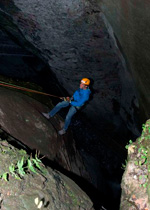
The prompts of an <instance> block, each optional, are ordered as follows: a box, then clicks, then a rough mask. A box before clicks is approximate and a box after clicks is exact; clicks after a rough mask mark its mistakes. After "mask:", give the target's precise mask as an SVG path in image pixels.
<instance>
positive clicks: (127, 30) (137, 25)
mask: <svg viewBox="0 0 150 210" xmlns="http://www.w3.org/2000/svg"><path fill="white" fill-rule="evenodd" d="M100 3H101V8H102V11H103V12H104V14H105V15H106V17H107V19H108V20H109V22H110V24H111V26H112V27H113V30H114V32H115V34H116V36H117V38H118V40H119V42H120V43H121V47H122V51H123V53H124V54H125V56H126V59H127V61H128V63H129V66H130V69H131V72H132V75H133V77H134V81H135V83H136V88H137V90H138V95H139V102H140V103H139V104H140V107H139V108H140V112H141V118H142V121H143V122H145V120H146V119H148V118H149V115H150V108H149V107H150V97H149V96H150V83H149V78H150V71H149V66H150V59H149V57H150V56H149V55H150V42H149V40H150V35H149V34H150V33H149V29H150V21H149V19H150V13H149V8H150V2H149V1H140V0H137V1H132V0H131V1H129V0H126V1H119V0H117V1H101V2H100Z"/></svg>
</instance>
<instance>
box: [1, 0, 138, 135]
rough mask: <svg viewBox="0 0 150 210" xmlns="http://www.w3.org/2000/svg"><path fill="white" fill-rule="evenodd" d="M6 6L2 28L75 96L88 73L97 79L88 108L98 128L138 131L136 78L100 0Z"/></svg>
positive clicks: (93, 78)
mask: <svg viewBox="0 0 150 210" xmlns="http://www.w3.org/2000/svg"><path fill="white" fill-rule="evenodd" d="M0 7H1V10H0V17H1V18H0V25H1V26H2V28H3V29H4V30H6V31H7V32H8V33H10V34H11V35H12V36H14V37H15V38H16V39H17V40H18V42H20V44H22V45H24V46H25V47H26V48H28V49H29V50H30V51H32V52H33V53H34V54H36V55H37V56H39V57H41V58H42V59H43V60H44V61H45V62H47V63H48V64H49V66H50V68H51V70H52V71H53V73H54V74H55V75H56V77H57V79H58V81H59V82H60V84H61V85H62V86H63V87H64V88H65V89H66V90H67V91H68V92H69V94H70V95H72V94H73V92H74V91H75V89H77V88H78V87H79V82H80V79H81V78H82V77H89V78H91V79H92V80H93V81H94V84H93V85H92V86H93V89H94V92H95V94H94V95H93V99H92V101H90V103H89V104H88V105H87V106H86V108H85V109H84V112H85V113H86V114H87V116H88V118H89V120H91V122H92V125H94V126H95V127H96V128H97V130H102V129H105V130H108V131H109V132H111V131H116V132H118V133H119V132H120V133H121V132H124V135H126V130H127V129H129V130H130V131H131V132H132V133H133V134H136V135H137V134H138V130H137V127H136V119H135V115H136V113H135V108H136V109H137V110H138V102H137V98H136V93H135V90H134V85H133V82H132V77H131V75H130V74H129V73H128V72H127V70H126V66H125V64H124V59H123V58H122V55H121V53H120V51H119V49H118V48H117V45H116V43H115V39H114V37H113V32H112V31H111V28H110V26H106V24H107V21H106V20H105V18H104V16H103V15H102V13H101V12H100V8H99V7H98V6H97V4H96V3H95V1H81V0H75V1H69V2H68V1H47V0H44V1H42V3H40V2H39V1H23V0H19V1H16V0H14V1H11V2H9V4H8V3H7V1H3V0H2V1H1V3H0ZM126 122H128V123H127V124H126ZM121 127H122V128H121Z"/></svg>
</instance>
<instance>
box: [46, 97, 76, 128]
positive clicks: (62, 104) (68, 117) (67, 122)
mask: <svg viewBox="0 0 150 210" xmlns="http://www.w3.org/2000/svg"><path fill="white" fill-rule="evenodd" d="M69 105H70V103H69V102H68V101H62V102H60V103H58V104H57V105H56V106H55V107H54V108H53V109H52V110H51V111H50V112H49V115H50V117H53V116H54V115H55V114H56V113H57V112H59V110H60V109H62V108H64V107H67V106H69ZM76 112H77V110H76V108H75V107H74V106H71V107H70V109H69V111H68V113H67V115H66V119H65V125H64V128H63V129H64V130H65V131H66V130H67V129H68V127H69V125H70V123H71V118H72V117H73V115H74V114H75V113H76Z"/></svg>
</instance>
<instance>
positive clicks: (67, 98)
mask: <svg viewBox="0 0 150 210" xmlns="http://www.w3.org/2000/svg"><path fill="white" fill-rule="evenodd" d="M60 99H62V100H64V101H68V102H70V101H71V99H70V97H61V98H60Z"/></svg>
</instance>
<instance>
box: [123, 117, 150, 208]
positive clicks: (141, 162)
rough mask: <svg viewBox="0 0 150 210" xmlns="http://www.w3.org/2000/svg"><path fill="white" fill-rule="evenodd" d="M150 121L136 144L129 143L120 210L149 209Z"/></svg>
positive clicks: (144, 126)
mask: <svg viewBox="0 0 150 210" xmlns="http://www.w3.org/2000/svg"><path fill="white" fill-rule="evenodd" d="M149 134H150V120H147V121H146V123H145V125H144V124H143V131H142V134H141V136H140V137H139V138H138V139H137V140H136V142H134V143H132V142H130V143H129V145H127V147H128V158H127V161H126V167H125V172H124V175H123V177H122V183H121V188H122V195H121V204H120V210H126V209H128V210H132V209H139V210H143V209H144V210H148V209H149V208H150V188H149V187H150V169H149V168H150V166H149V161H150V144H149V140H150V135H149Z"/></svg>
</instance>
